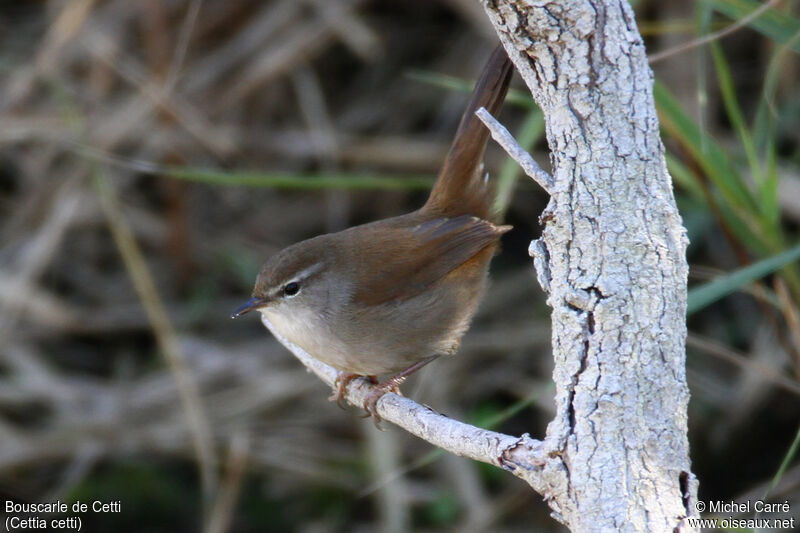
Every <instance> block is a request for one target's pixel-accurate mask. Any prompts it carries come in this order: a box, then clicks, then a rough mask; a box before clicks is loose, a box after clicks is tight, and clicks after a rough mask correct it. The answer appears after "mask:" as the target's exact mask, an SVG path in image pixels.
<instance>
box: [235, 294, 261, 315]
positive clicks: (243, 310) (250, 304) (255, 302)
mask: <svg viewBox="0 0 800 533" xmlns="http://www.w3.org/2000/svg"><path fill="white" fill-rule="evenodd" d="M266 303H267V302H266V301H265V300H264V299H263V298H250V299H249V300H247V301H246V302H245V303H243V304H242V305H240V306H239V308H238V309H236V311H234V312H233V314H232V315H231V318H239V317H240V316H242V315H245V314H247V313H249V312H250V311H254V310H256V309H258V308H259V307H263V306H264V305H265V304H266Z"/></svg>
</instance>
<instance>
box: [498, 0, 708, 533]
mask: <svg viewBox="0 0 800 533" xmlns="http://www.w3.org/2000/svg"><path fill="white" fill-rule="evenodd" d="M482 1H483V3H484V7H485V8H486V11H487V13H488V14H489V17H490V19H491V20H492V23H493V24H494V26H495V29H496V30H497V32H498V34H499V35H500V38H501V41H502V42H503V45H504V46H505V48H506V50H507V51H508V53H509V56H510V57H511V59H512V60H513V61H514V63H515V65H516V67H517V70H518V71H519V72H520V73H521V74H522V76H523V78H524V79H525V82H526V83H527V85H528V87H529V89H530V90H531V93H532V94H533V96H534V98H535V100H536V102H537V103H538V104H539V106H540V107H541V109H542V111H543V112H544V115H545V117H546V121H547V140H548V144H549V147H550V153H551V155H550V159H551V164H552V169H553V190H552V198H551V201H550V204H549V206H548V207H547V209H546V211H545V213H544V214H543V215H542V217H541V220H542V221H543V222H544V224H545V227H544V231H543V236H542V238H541V239H539V240H537V241H534V242H533V243H531V248H530V252H531V255H532V256H533V258H534V265H535V267H536V270H537V274H538V278H539V280H540V283H541V284H542V287H543V288H544V290H545V291H546V292H547V293H548V304H549V305H550V306H552V308H553V315H552V316H553V354H554V357H555V370H554V373H553V377H554V380H555V384H556V391H557V392H556V406H557V415H556V417H555V419H554V420H553V421H552V422H551V423H550V425H549V426H548V429H547V437H546V440H545V442H544V450H543V451H544V452H545V454H546V456H547V457H548V459H547V462H546V464H545V465H544V467H543V468H542V471H541V474H542V477H541V478H540V479H538V480H536V481H532V484H533V485H534V486H535V487H536V488H537V489H538V490H540V491H541V492H542V494H543V495H544V496H545V498H546V499H547V500H548V502H549V504H550V506H551V507H552V509H553V510H554V512H555V513H554V514H555V516H556V517H557V518H558V519H559V520H561V521H563V522H564V523H565V524H567V525H568V526H569V527H570V528H571V529H572V530H573V531H608V530H624V531H671V530H674V529H676V528H678V529H681V530H688V529H691V528H690V527H689V525H688V524H687V523H686V520H685V518H686V517H687V516H696V512H695V511H694V502H695V500H696V496H697V481H696V478H695V477H694V475H693V474H692V473H691V470H690V461H689V443H688V438H687V416H686V411H687V405H688V401H689V390H688V387H687V384H686V373H685V354H686V352H685V339H686V284H687V271H688V267H687V263H686V259H685V249H686V244H687V238H686V232H685V230H684V228H683V226H682V224H681V219H680V216H679V214H678V211H677V208H676V206H675V200H674V197H673V194H672V185H671V179H670V176H669V174H668V172H667V169H666V165H665V160H664V146H663V144H662V143H661V139H660V137H659V129H658V118H657V116H656V111H655V106H654V103H653V92H652V87H653V76H652V72H651V70H650V68H649V66H648V64H647V57H646V55H645V49H644V44H643V42H642V38H641V36H640V35H639V32H638V30H637V28H636V23H635V21H634V16H633V11H632V9H631V7H630V6H629V5H628V4H627V3H626V2H618V1H611V0H562V1H560V2H547V1H538V2H537V1H531V0H528V1H521V0H520V1H512V0H482Z"/></svg>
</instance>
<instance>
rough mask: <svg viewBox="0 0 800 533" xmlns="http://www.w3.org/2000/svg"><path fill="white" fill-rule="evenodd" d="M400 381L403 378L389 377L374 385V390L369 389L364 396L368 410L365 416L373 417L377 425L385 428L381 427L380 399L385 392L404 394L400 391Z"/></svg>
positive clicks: (365, 407) (365, 408)
mask: <svg viewBox="0 0 800 533" xmlns="http://www.w3.org/2000/svg"><path fill="white" fill-rule="evenodd" d="M400 382H402V379H401V380H396V379H394V378H389V379H387V380H386V381H384V382H383V383H379V384H377V385H375V386H374V387H372V390H370V391H369V393H368V394H367V397H366V398H364V410H365V411H366V412H367V413H366V414H365V415H364V418H367V417H368V416H369V417H372V421H373V422H374V423H375V427H376V428H378V429H380V430H383V428H381V420H382V419H381V417H380V415H379V414H378V400H380V399H381V398H382V397H383V395H384V394H386V393H387V392H393V393H395V394H397V395H399V396H402V395H403V393H402V392H400Z"/></svg>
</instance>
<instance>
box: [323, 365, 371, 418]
mask: <svg viewBox="0 0 800 533" xmlns="http://www.w3.org/2000/svg"><path fill="white" fill-rule="evenodd" d="M360 377H362V376H361V374H354V373H352V372H339V374H337V376H336V381H334V382H333V387H334V393H333V394H331V395H330V396H329V397H328V400H329V401H331V402H332V401H334V400H335V401H336V405H338V406H339V407H341V408H342V409H344V408H345V406H344V397H345V395H346V394H347V386H348V385H350V382H351V381H353V380H354V379H356V378H360ZM363 377H365V378H367V379H368V380H370V382H372V384H373V385H374V384H376V383H378V378H377V377H375V376H363Z"/></svg>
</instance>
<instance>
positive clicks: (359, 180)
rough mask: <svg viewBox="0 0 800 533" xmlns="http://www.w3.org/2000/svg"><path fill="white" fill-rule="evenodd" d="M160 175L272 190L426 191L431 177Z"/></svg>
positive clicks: (176, 170)
mask: <svg viewBox="0 0 800 533" xmlns="http://www.w3.org/2000/svg"><path fill="white" fill-rule="evenodd" d="M156 173H157V174H159V175H162V176H167V177H170V178H177V179H182V180H186V181H193V182H196V183H207V184H211V185H225V186H233V187H270V188H273V189H300V190H321V189H347V190H364V189H369V190H390V191H407V190H429V189H430V188H431V186H433V181H434V180H433V178H424V177H419V176H409V177H394V176H368V175H363V176H359V175H350V174H305V175H304V174H288V173H287V174H281V173H260V172H229V171H218V170H206V169H197V168H180V167H166V168H163V169H159V171H158V172H156Z"/></svg>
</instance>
